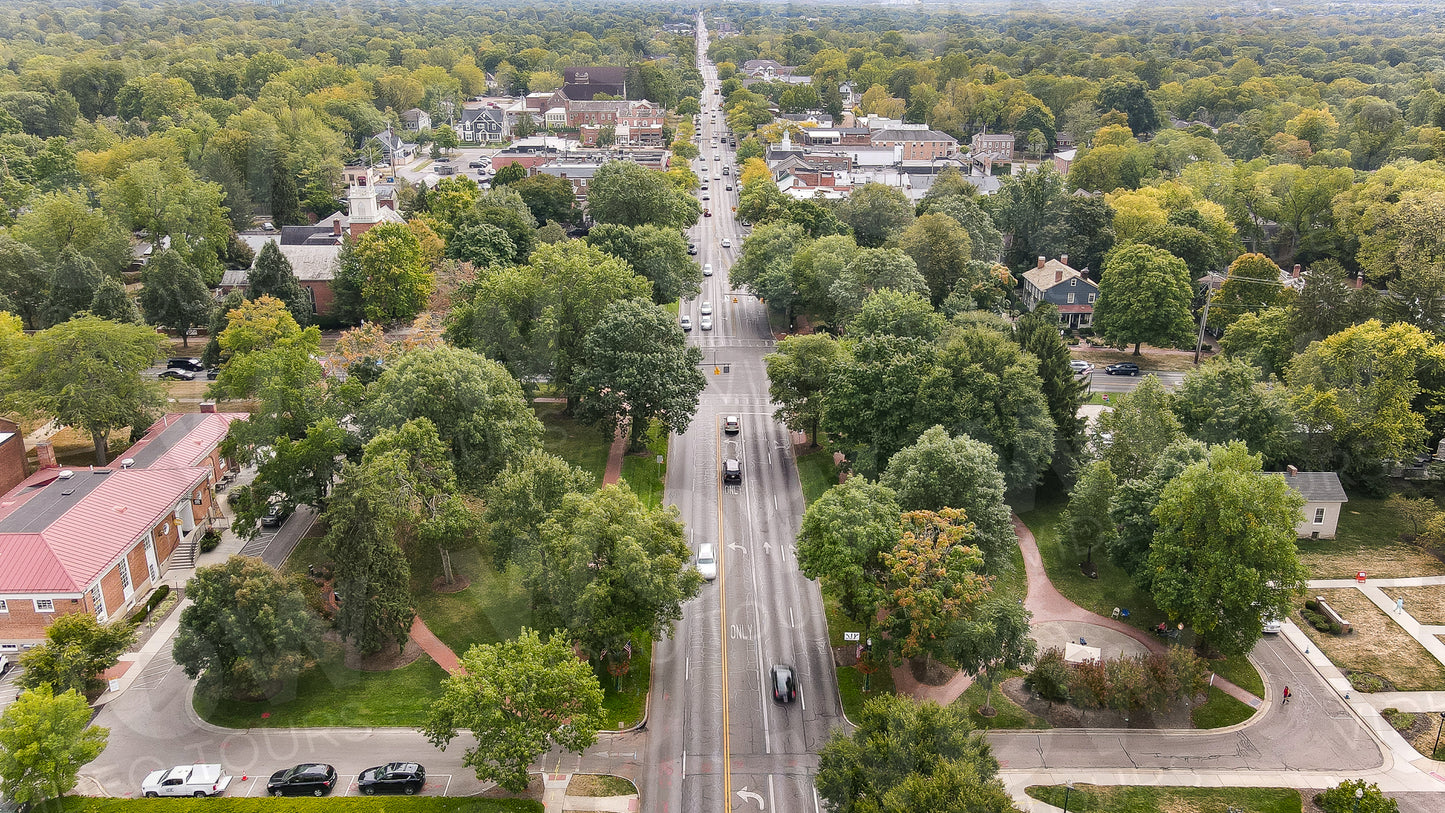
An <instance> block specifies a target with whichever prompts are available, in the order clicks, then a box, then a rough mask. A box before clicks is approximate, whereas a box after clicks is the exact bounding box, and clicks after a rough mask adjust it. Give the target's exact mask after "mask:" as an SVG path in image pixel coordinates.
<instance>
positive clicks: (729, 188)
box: [728, 184, 733, 192]
mask: <svg viewBox="0 0 1445 813" xmlns="http://www.w3.org/2000/svg"><path fill="white" fill-rule="evenodd" d="M728 191H729V192H731V191H733V185H732V184H728Z"/></svg>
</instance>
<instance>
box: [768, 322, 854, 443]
mask: <svg viewBox="0 0 1445 813" xmlns="http://www.w3.org/2000/svg"><path fill="white" fill-rule="evenodd" d="M845 352H846V351H845V350H844V349H843V348H842V347H841V346H840V345H839V344H838V340H837V339H834V338H833V337H832V336H829V335H828V334H826V333H812V334H808V335H804V336H789V337H787V338H785V339H783V340H782V341H781V342H778V344H777V350H776V351H775V352H773V353H770V354H768V355H766V356H764V357H763V363H764V364H765V365H767V369H768V394H769V395H770V396H771V397H772V399H773V401H774V402H775V403H777V404H778V405H779V406H778V409H777V411H776V412H774V413H773V417H774V418H776V419H777V420H779V421H782V422H783V423H784V424H786V425H787V427H788V428H789V429H792V430H793V431H794V432H807V433H808V437H809V439H810V440H811V441H812V442H813V445H815V446H816V445H817V444H818V422H819V421H820V420H821V419H822V417H823V402H824V400H825V398H826V393H827V391H828V385H829V381H830V377H831V376H832V374H833V370H834V368H835V367H836V366H837V363H838V360H839V359H840V358H841V357H842V355H843V354H844V353H845Z"/></svg>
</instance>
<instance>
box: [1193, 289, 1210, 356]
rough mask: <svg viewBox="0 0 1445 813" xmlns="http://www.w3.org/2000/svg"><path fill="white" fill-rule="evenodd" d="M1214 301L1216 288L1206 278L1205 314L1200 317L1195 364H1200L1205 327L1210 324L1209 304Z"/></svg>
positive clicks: (1195, 348) (1195, 346)
mask: <svg viewBox="0 0 1445 813" xmlns="http://www.w3.org/2000/svg"><path fill="white" fill-rule="evenodd" d="M1212 299H1214V286H1213V285H1210V284H1209V280H1208V278H1207V277H1206V278H1205V282H1204V312H1203V313H1201V314H1200V315H1199V341H1198V343H1196V344H1195V345H1194V363H1195V364H1198V363H1199V352H1200V351H1201V350H1203V349H1204V326H1205V325H1206V324H1208V323H1209V302H1210V301H1211V300H1212Z"/></svg>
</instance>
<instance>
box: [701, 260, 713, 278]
mask: <svg viewBox="0 0 1445 813" xmlns="http://www.w3.org/2000/svg"><path fill="white" fill-rule="evenodd" d="M702 275H703V276H704V277H710V276H712V263H703V264H702Z"/></svg>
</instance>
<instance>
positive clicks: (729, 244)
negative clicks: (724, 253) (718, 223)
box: [722, 237, 733, 248]
mask: <svg viewBox="0 0 1445 813" xmlns="http://www.w3.org/2000/svg"><path fill="white" fill-rule="evenodd" d="M722 247H723V248H732V247H733V241H732V240H729V239H728V238H726V237H724V238H723V241H722Z"/></svg>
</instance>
